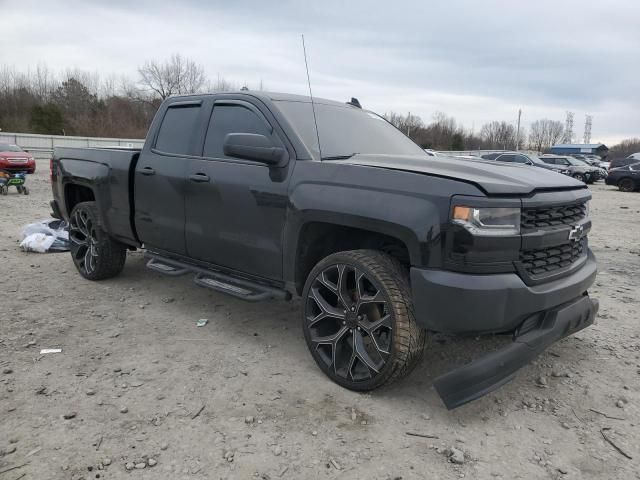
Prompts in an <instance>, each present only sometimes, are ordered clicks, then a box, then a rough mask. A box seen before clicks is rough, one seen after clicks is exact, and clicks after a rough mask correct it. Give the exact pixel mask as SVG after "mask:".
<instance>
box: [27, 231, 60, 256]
mask: <svg viewBox="0 0 640 480" xmlns="http://www.w3.org/2000/svg"><path fill="white" fill-rule="evenodd" d="M55 241H56V237H53V236H51V235H47V234H45V233H32V234H31V235H28V236H27V237H25V239H24V240H22V242H20V248H22V250H24V251H25V252H37V253H46V252H48V251H49V249H50V248H51V245H53V242H55Z"/></svg>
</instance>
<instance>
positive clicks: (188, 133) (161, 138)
mask: <svg viewBox="0 0 640 480" xmlns="http://www.w3.org/2000/svg"><path fill="white" fill-rule="evenodd" d="M199 114H200V104H196V103H192V104H188V105H176V106H171V105H170V106H169V108H168V109H167V111H166V112H165V114H164V118H163V119H162V124H161V125H160V128H159V129H158V135H157V136H156V143H155V145H154V148H155V150H157V151H159V152H161V153H169V154H175V155H189V154H190V153H191V146H192V144H193V136H194V134H195V133H196V130H197V125H198V123H197V120H198V115H199Z"/></svg>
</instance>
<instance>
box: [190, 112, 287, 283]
mask: <svg viewBox="0 0 640 480" xmlns="http://www.w3.org/2000/svg"><path fill="white" fill-rule="evenodd" d="M263 108H264V107H263ZM268 116H269V114H268V111H264V110H260V109H259V108H258V106H257V105H254V104H252V103H249V102H247V101H243V100H216V101H215V103H214V105H213V110H212V113H211V118H210V120H209V126H208V129H207V133H206V136H205V139H204V145H203V151H202V158H201V159H197V160H196V159H191V160H189V165H188V168H187V172H186V184H185V185H186V186H185V188H186V195H185V216H186V224H185V237H186V248H187V253H188V255H189V256H190V257H192V258H195V259H198V260H201V261H204V262H208V263H211V264H214V265H218V266H221V267H225V268H228V269H232V270H235V271H238V272H244V273H248V274H251V275H256V276H259V277H263V278H267V279H271V280H281V279H282V234H283V228H284V222H285V215H286V208H287V202H288V195H287V188H288V180H289V178H290V175H289V173H290V171H291V169H292V168H293V165H294V162H293V161H288V162H286V164H285V165H284V166H279V167H274V166H268V165H266V164H264V163H259V162H256V161H251V160H246V159H242V158H232V157H228V156H225V154H224V152H223V142H224V138H225V136H226V135H227V134H229V133H254V134H261V135H265V136H266V137H267V138H270V139H271V140H272V141H273V142H274V145H275V146H282V147H284V144H283V142H282V140H281V139H280V137H279V136H278V134H277V133H276V131H275V130H274V128H273V126H272V124H271V122H274V120H273V119H272V118H271V117H270V116H269V118H271V121H270V120H268V119H267V117H268Z"/></svg>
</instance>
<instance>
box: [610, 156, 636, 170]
mask: <svg viewBox="0 0 640 480" xmlns="http://www.w3.org/2000/svg"><path fill="white" fill-rule="evenodd" d="M633 155H638V154H637V153H634V154H633ZM633 155H629V156H628V157H626V158H614V159H613V160H611V164H610V165H609V169H610V170H613V169H614V168H620V167H626V166H627V165H633V164H634V163H638V162H640V158H635V157H634V156H633Z"/></svg>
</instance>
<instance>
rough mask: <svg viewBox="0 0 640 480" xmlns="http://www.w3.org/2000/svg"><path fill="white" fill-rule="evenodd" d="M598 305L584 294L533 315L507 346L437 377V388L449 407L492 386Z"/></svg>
mask: <svg viewBox="0 0 640 480" xmlns="http://www.w3.org/2000/svg"><path fill="white" fill-rule="evenodd" d="M598 306H599V305H598V301H597V300H592V299H590V298H589V297H588V296H586V295H583V296H581V297H578V298H576V299H574V300H572V301H570V302H567V303H565V304H563V305H560V306H559V307H556V308H553V309H551V310H548V311H546V312H542V313H539V314H536V315H534V316H533V317H532V318H530V319H528V320H527V321H526V322H525V324H524V325H523V329H522V330H521V331H520V332H519V333H518V335H517V336H515V337H514V341H513V343H511V344H510V345H508V346H507V347H505V348H502V349H500V350H498V351H496V352H493V353H491V354H489V355H486V356H484V357H482V358H480V359H478V360H476V361H474V362H472V363H470V364H468V365H465V366H463V367H460V368H458V369H456V370H453V371H451V372H448V373H445V374H444V375H441V376H440V377H438V378H436V380H435V382H434V387H435V389H436V391H437V392H438V394H439V395H440V397H441V398H442V401H443V402H444V404H445V406H446V407H447V408H448V409H449V410H451V409H452V408H456V407H459V406H460V405H463V404H465V403H467V402H470V401H472V400H475V399H477V398H479V397H481V396H483V395H485V394H487V393H489V392H491V391H492V390H495V389H496V388H498V387H500V386H501V385H503V384H505V383H506V382H508V381H509V380H511V379H513V377H514V376H515V374H516V372H517V371H518V369H520V368H521V367H523V366H524V365H526V364H527V363H529V362H530V361H531V360H533V359H534V358H535V357H536V356H537V355H539V354H540V353H541V352H542V351H543V350H545V349H546V348H547V347H548V346H550V345H551V344H553V343H555V342H557V341H558V340H560V339H562V338H564V337H566V336H568V335H571V334H573V333H575V332H577V331H579V330H582V329H583V328H585V327H587V326H589V325H591V324H592V323H593V320H594V318H595V316H596V314H597V313H598Z"/></svg>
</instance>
